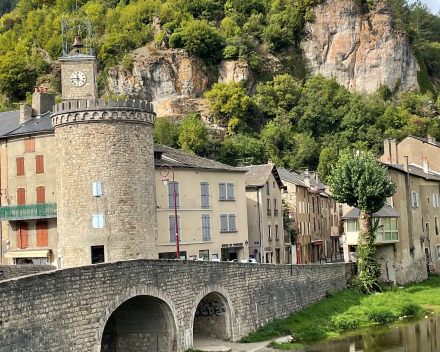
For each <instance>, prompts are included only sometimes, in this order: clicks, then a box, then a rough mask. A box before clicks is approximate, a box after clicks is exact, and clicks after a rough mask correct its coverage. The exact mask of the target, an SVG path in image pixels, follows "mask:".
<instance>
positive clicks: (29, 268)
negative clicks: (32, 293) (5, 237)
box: [0, 265, 56, 327]
mask: <svg viewBox="0 0 440 352" xmlns="http://www.w3.org/2000/svg"><path fill="white" fill-rule="evenodd" d="M51 270H56V267H55V266H52V265H0V281H4V280H9V279H13V278H15V277H21V276H27V275H33V274H37V273H41V272H45V271H51ZM0 327H1V324H0Z"/></svg>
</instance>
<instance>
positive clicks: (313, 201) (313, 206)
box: [312, 198, 315, 213]
mask: <svg viewBox="0 0 440 352" xmlns="http://www.w3.org/2000/svg"><path fill="white" fill-rule="evenodd" d="M314 212H315V198H312V213H314Z"/></svg>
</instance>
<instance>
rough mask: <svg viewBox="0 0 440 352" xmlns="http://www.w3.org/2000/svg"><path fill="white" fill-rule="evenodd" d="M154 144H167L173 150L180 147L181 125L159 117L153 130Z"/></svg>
mask: <svg viewBox="0 0 440 352" xmlns="http://www.w3.org/2000/svg"><path fill="white" fill-rule="evenodd" d="M153 138H154V143H156V144H165V145H167V146H169V147H172V148H177V147H178V140H179V124H177V123H175V122H173V121H170V120H169V119H167V118H166V117H158V118H157V119H156V123H155V125H154V130H153Z"/></svg>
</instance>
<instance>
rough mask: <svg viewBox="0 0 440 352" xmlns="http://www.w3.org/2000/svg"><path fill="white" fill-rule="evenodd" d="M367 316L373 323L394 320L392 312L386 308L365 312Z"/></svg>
mask: <svg viewBox="0 0 440 352" xmlns="http://www.w3.org/2000/svg"><path fill="white" fill-rule="evenodd" d="M367 318H368V320H369V321H373V322H375V323H381V324H382V323H390V322H392V321H394V320H395V316H394V314H393V313H392V312H391V311H389V310H386V309H383V308H380V309H374V310H372V311H371V312H369V313H368V314H367Z"/></svg>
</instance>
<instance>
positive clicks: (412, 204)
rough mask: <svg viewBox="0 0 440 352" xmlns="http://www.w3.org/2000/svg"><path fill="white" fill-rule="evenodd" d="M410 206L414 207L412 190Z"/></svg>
mask: <svg viewBox="0 0 440 352" xmlns="http://www.w3.org/2000/svg"><path fill="white" fill-rule="evenodd" d="M411 206H412V207H413V208H414V192H411Z"/></svg>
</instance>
